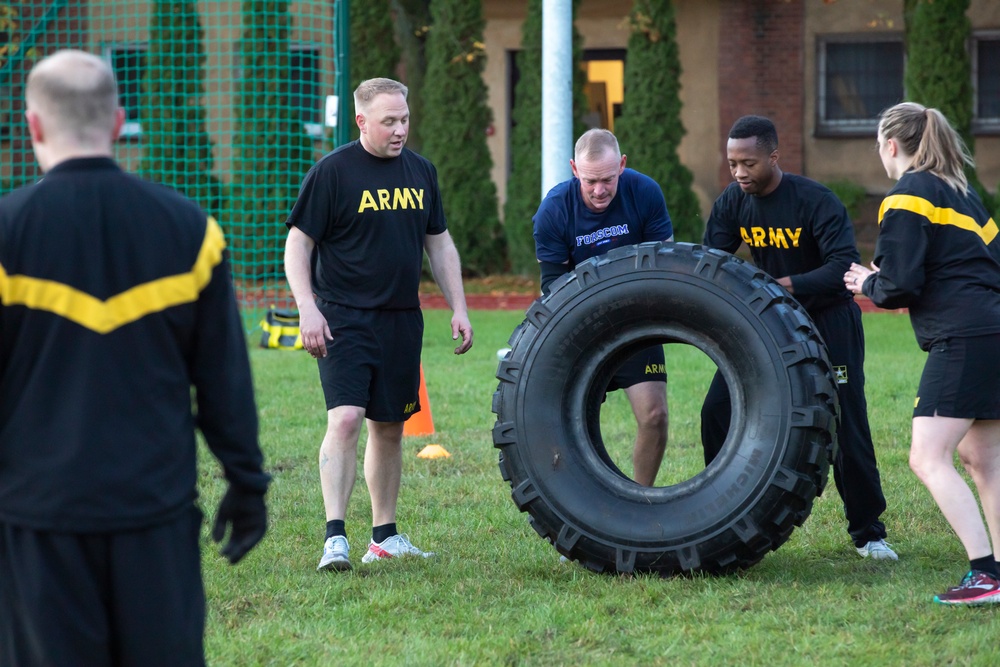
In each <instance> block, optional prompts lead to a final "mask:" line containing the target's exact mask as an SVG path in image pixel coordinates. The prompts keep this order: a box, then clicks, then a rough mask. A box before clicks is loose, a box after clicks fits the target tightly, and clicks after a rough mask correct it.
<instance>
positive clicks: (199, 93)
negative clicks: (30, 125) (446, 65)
mask: <svg viewBox="0 0 1000 667" xmlns="http://www.w3.org/2000/svg"><path fill="white" fill-rule="evenodd" d="M356 1H357V0H356ZM360 1H363V0H360ZM346 5H347V3H346V1H345V0H302V1H299V2H289V1H287V0H285V1H276V0H271V1H264V0H242V1H233V2H230V1H225V0H203V1H201V2H192V1H185V0H169V1H157V0H153V1H144V0H89V1H88V0H18V1H15V2H5V1H4V0H0V194H3V193H6V192H8V191H9V190H11V189H12V188H15V187H18V186H20V185H23V184H26V183H30V182H33V181H34V180H36V179H37V178H39V176H40V175H41V174H40V173H39V171H38V168H37V166H36V164H35V160H34V156H33V154H32V152H31V145H30V140H29V137H28V130H27V125H26V123H25V122H24V114H23V109H24V102H23V93H24V90H23V86H24V81H25V78H26V76H27V73H28V71H29V70H30V69H31V66H32V65H33V64H34V63H35V62H37V61H38V60H39V59H40V58H42V57H44V56H45V55H46V54H48V53H51V52H53V51H55V50H57V49H61V48H76V49H82V50H85V51H89V52H91V53H95V54H98V55H100V56H102V57H104V58H105V59H107V61H108V62H109V63H110V64H111V66H112V67H113V69H114V71H115V75H116V77H117V79H118V87H119V95H120V101H121V105H122V107H123V108H124V109H125V111H126V115H127V120H126V124H125V128H124V130H123V132H122V137H121V138H120V139H119V141H118V142H117V145H116V157H117V159H118V161H119V162H120V164H121V165H122V166H123V167H124V168H125V169H126V170H128V171H130V172H133V173H135V174H138V175H140V176H142V177H143V178H147V179H149V180H153V181H157V182H160V183H164V184H167V185H170V186H172V187H175V188H177V189H178V190H180V191H182V192H184V193H185V194H187V195H188V196H189V197H191V198H192V199H195V200H196V201H198V202H199V203H200V204H201V206H202V207H203V208H204V209H205V210H206V211H208V212H209V213H210V214H211V215H213V216H215V218H216V219H217V220H218V221H219V222H220V224H221V225H222V227H223V229H224V230H225V233H226V238H227V241H228V243H229V247H230V253H231V254H230V258H231V261H232V266H233V278H234V281H235V284H236V289H237V295H238V297H239V298H240V301H241V305H242V308H243V313H244V316H245V318H246V321H247V323H248V328H250V327H252V326H254V325H256V323H257V322H259V321H260V319H261V312H262V311H263V310H264V309H266V308H267V307H268V306H271V305H275V306H278V307H291V305H292V304H291V298H290V294H289V292H288V289H287V283H286V282H285V278H284V273H283V268H282V255H283V249H284V239H285V235H286V230H285V226H284V221H285V219H286V217H287V215H288V212H289V210H290V209H291V206H292V204H293V203H294V201H295V196H296V194H297V192H298V188H299V185H300V183H301V181H302V178H303V176H304V175H305V173H306V171H308V169H309V167H310V166H311V165H312V164H313V163H314V162H315V160H316V159H318V158H319V157H320V156H322V155H323V154H324V153H326V152H328V151H329V150H331V149H332V148H333V147H334V146H336V145H338V144H340V143H342V142H344V141H346V140H347V137H348V136H349V135H348V132H347V131H348V130H349V123H350V122H352V121H351V120H350V115H349V114H350V109H351V107H352V104H351V103H350V101H349V99H347V96H349V94H350V91H349V90H348V89H347V77H346V76H343V77H342V76H339V74H340V73H341V72H346V71H347V68H348V66H347V53H346V50H347V42H346V38H347V30H346V23H347V21H346V19H347V7H346ZM136 217H137V218H138V219H140V220H141V217H142V211H136Z"/></svg>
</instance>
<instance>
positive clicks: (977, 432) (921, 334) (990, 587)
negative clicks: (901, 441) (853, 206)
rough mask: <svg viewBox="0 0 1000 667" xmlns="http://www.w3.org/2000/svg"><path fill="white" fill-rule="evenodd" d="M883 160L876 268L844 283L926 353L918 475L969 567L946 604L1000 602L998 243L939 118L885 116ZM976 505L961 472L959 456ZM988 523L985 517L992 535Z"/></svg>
mask: <svg viewBox="0 0 1000 667" xmlns="http://www.w3.org/2000/svg"><path fill="white" fill-rule="evenodd" d="M878 153H879V157H880V158H881V159H882V165H883V166H884V167H885V171H886V174H888V176H889V177H890V178H892V179H895V180H896V181H897V183H896V185H895V186H894V187H893V188H892V189H891V190H890V191H889V194H888V195H887V196H886V198H885V200H884V201H883V202H882V206H881V208H880V210H879V226H880V229H879V235H878V240H877V242H876V245H875V259H874V262H872V268H871V269H867V268H865V267H863V266H860V265H858V264H852V265H851V268H850V269H849V270H848V271H847V273H846V274H845V275H844V283H845V285H846V286H847V288H848V289H849V290H851V291H852V292H854V293H855V294H865V295H866V296H868V297H870V298H871V300H872V301H873V302H875V304H876V305H878V306H881V307H883V308H908V309H909V311H910V322H911V324H912V325H913V332H914V334H915V335H916V337H917V342H918V343H919V344H920V347H921V349H923V350H925V351H926V352H927V353H928V356H927V362H926V364H925V366H924V370H923V374H922V376H921V378H920V386H919V388H918V390H917V397H916V402H915V406H914V409H913V431H912V442H911V445H910V468H911V469H912V470H913V472H914V473H916V475H917V477H919V478H920V481H921V482H923V484H924V486H926V487H927V489H928V490H929V491H930V492H931V495H932V496H933V497H934V500H935V502H936V503H937V505H938V507H940V508H941V512H942V513H943V514H944V517H945V518H946V519H947V520H948V523H949V524H950V525H951V527H952V529H953V530H954V531H955V533H956V535H957V536H958V538H959V540H960V541H961V542H962V546H963V547H965V550H966V553H967V555H968V558H969V572H968V574H966V575H965V577H964V578H963V579H962V582H961V583H960V584H959V585H958V586H955V587H952V588H950V589H948V590H947V591H945V592H943V593H939V594H938V595H936V596H934V601H935V602H938V603H940V604H951V605H975V604H989V603H1000V570H998V565H997V562H996V560H995V555H994V554H996V553H997V552H998V550H1000V239H998V238H997V236H998V229H997V224H996V222H994V221H993V219H992V218H991V217H990V214H989V213H988V212H987V211H986V209H985V207H984V206H983V203H982V201H981V200H980V199H979V196H978V195H977V194H976V192H975V190H972V189H971V188H970V187H969V182H968V179H967V178H966V176H965V168H966V166H967V165H968V166H971V165H972V164H973V162H972V158H971V156H970V155H969V151H968V149H967V148H966V147H965V144H964V143H963V142H962V140H961V138H960V137H959V135H958V133H957V132H956V131H955V129H954V128H953V127H952V126H951V125H950V124H949V123H948V120H947V118H945V117H944V115H943V114H942V113H941V112H940V111H938V110H937V109H928V108H925V107H923V106H921V105H919V104H915V103H913V102H905V103H902V104H897V105H896V106H894V107H892V108H890V109H888V110H886V111H885V112H883V113H882V116H881V119H880V122H879V127H878ZM956 451H957V452H958V455H959V458H960V459H961V461H962V464H963V465H964V466H965V469H966V470H967V471H968V472H969V475H970V476H971V477H972V481H973V482H974V483H975V486H976V490H977V491H978V493H979V501H980V502H981V503H982V514H980V508H979V505H978V504H977V501H976V497H975V495H974V494H973V492H972V489H971V488H969V485H968V484H967V483H966V482H965V480H964V479H963V478H962V476H961V475H960V474H959V473H958V471H957V470H956V469H955V463H954V458H955V452H956ZM983 515H985V517H986V522H985V525H984V523H983V518H982V517H983Z"/></svg>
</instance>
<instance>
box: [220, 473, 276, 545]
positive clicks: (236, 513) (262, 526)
mask: <svg viewBox="0 0 1000 667" xmlns="http://www.w3.org/2000/svg"><path fill="white" fill-rule="evenodd" d="M227 524H228V525H231V526H232V530H231V531H230V533H229V541H228V542H226V544H225V546H223V547H222V550H221V551H220V552H219V553H221V554H222V555H223V556H225V557H226V558H228V559H229V562H230V563H232V564H233V565H236V563H238V562H239V561H240V559H241V558H243V556H245V555H246V553H247V552H248V551H250V550H251V549H252V548H253V547H254V545H256V544H257V543H258V542H260V540H261V538H262V537H264V533H265V532H267V507H266V506H265V505H264V494H262V493H258V492H255V491H243V490H240V489H238V488H236V487H234V486H232V485H230V486H229V489H227V490H226V495H225V496H223V498H222V502H221V503H219V511H218V512H217V513H216V515H215V525H214V526H212V539H213V540H214V541H215V542H221V541H222V538H223V537H225V536H226V526H227Z"/></svg>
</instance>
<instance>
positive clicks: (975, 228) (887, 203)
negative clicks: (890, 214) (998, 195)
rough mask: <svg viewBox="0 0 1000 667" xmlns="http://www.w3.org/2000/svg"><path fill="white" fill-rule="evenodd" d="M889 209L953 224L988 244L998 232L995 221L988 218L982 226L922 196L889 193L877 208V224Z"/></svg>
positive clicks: (933, 221) (939, 223)
mask: <svg viewBox="0 0 1000 667" xmlns="http://www.w3.org/2000/svg"><path fill="white" fill-rule="evenodd" d="M889 209H898V210H902V211H910V212H911V213H916V214H917V215H922V216H923V217H925V218H927V219H928V220H930V221H931V223H932V224H935V225H953V226H955V227H958V228H960V229H964V230H966V231H969V232H973V233H974V234H977V235H978V236H979V238H981V239H982V240H983V243H985V244H986V245H989V244H990V243H991V242H992V241H993V239H994V238H996V235H997V233H998V231H1000V230H998V229H997V223H995V222H993V218H990V220H989V222H987V223H986V224H985V225H983V226H982V227H980V226H979V223H978V222H976V220H975V218H972V217H970V216H968V215H965V214H964V213H959V212H958V211H956V210H955V209H953V208H939V207H937V206H935V205H934V204H932V203H931V202H929V201H927V200H926V199H924V198H923V197H916V196H914V195H891V196H889V197H886V198H885V199H884V200H883V201H882V206H881V207H879V210H878V224H880V225H881V224H882V218H883V217H884V216H885V213H886V211H888V210H889Z"/></svg>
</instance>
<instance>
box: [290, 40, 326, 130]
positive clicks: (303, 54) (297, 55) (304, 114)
mask: <svg viewBox="0 0 1000 667" xmlns="http://www.w3.org/2000/svg"><path fill="white" fill-rule="evenodd" d="M319 58H320V52H319V47H317V46H307V45H302V44H296V45H293V46H292V52H291V53H290V54H289V61H288V67H289V70H290V72H289V74H290V77H289V86H288V96H289V103H290V104H291V106H292V108H293V109H294V110H295V113H296V114H298V117H299V118H300V119H301V120H302V128H303V129H304V130H305V131H306V133H308V134H309V136H310V137H312V138H314V139H322V138H323V99H322V98H321V97H320V94H319V80H320V59H319Z"/></svg>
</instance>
